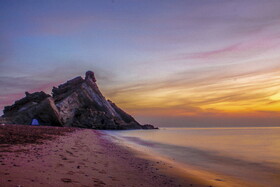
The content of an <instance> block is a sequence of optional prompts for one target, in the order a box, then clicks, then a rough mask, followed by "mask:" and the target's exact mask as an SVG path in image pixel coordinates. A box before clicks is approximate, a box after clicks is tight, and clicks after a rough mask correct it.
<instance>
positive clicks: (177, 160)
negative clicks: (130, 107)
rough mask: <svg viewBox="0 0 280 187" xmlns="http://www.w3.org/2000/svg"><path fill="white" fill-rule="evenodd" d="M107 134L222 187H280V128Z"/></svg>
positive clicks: (200, 129) (148, 131)
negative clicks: (215, 182) (216, 182)
mask: <svg viewBox="0 0 280 187" xmlns="http://www.w3.org/2000/svg"><path fill="white" fill-rule="evenodd" d="M106 133H107V134H109V135H111V136H112V137H114V138H116V139H118V141H121V142H123V143H125V144H126V145H129V146H130V147H132V148H135V149H138V150H140V151H143V152H145V153H147V154H150V155H156V156H157V157H160V158H163V159H165V160H169V161H170V162H172V163H174V164H177V166H180V167H183V168H185V169H186V170H188V171H190V173H191V171H194V173H199V175H200V174H201V173H204V174H205V175H203V177H204V178H206V179H207V180H216V181H218V182H220V184H221V186H231V185H229V183H227V181H228V180H230V182H231V184H236V185H232V186H271V187H274V186H275V187H280V127H236V128H230V127H227V128H160V129H159V130H126V131H106ZM207 173H208V174H209V175H207ZM237 181H244V182H245V183H242V182H237ZM223 183H224V184H225V185H223ZM227 184H228V185H227Z"/></svg>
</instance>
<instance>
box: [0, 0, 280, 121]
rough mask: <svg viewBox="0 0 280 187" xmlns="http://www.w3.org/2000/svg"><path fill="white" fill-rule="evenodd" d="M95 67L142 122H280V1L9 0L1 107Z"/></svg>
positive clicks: (1, 27) (2, 8)
mask: <svg viewBox="0 0 280 187" xmlns="http://www.w3.org/2000/svg"><path fill="white" fill-rule="evenodd" d="M87 70H92V71H94V72H95V74H96V77H97V83H98V85H99V88H100V89H101V91H102V92H103V93H104V95H105V96H106V97H107V98H108V99H110V100H112V101H114V102H115V103H116V104H118V105H119V106H120V107H121V108H123V109H124V110H125V111H127V112H128V113H130V114H132V115H133V116H134V117H135V118H136V119H137V120H139V121H140V122H142V123H152V124H155V125H157V126H224V125H225V126H228V125H236V126H239V125H267V126H275V125H280V1H279V0H249V1H244V0H234V1H230V0H182V1H175V0H172V1H170V0H166V1H165V0H158V1H156V0H152V1H151V0H147V1H144V0H141V1H136V0H127V1H126V0H100V1H93V0H89V1H86V0H83V1H78V0H75V1H72V0H65V1H63V0H59V1H57V0H53V1H52V0H39V1H35V0H33V1H28V0H19V1H16V0H0V88H1V89H0V108H1V110H2V109H3V107H4V106H6V105H11V104H13V102H14V101H15V100H16V99H20V98H21V97H23V96H24V92H25V91H29V92H34V91H41V90H43V91H45V92H47V93H51V89H52V86H57V85H58V84H60V83H63V82H65V81H67V80H69V79H71V78H74V77H76V76H80V75H81V76H84V73H85V72H86V71H87ZM0 114H2V113H0Z"/></svg>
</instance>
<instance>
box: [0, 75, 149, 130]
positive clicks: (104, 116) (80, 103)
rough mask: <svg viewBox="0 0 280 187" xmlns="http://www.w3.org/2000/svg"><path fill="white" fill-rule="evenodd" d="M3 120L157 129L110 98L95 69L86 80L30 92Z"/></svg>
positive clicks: (79, 78)
mask: <svg viewBox="0 0 280 187" xmlns="http://www.w3.org/2000/svg"><path fill="white" fill-rule="evenodd" d="M3 112H4V115H3V116H2V120H0V121H5V122H7V121H8V122H9V123H12V124H30V123H31V121H32V119H37V120H38V121H39V123H40V124H42V125H54V126H68V127H82V128H93V129H153V128H154V127H153V126H152V125H148V126H147V125H140V124H139V123H138V122H137V121H136V120H135V119H134V118H133V117H132V116H131V115H129V114H127V113H126V112H125V111H123V110H122V109H120V108H119V107H118V106H117V105H116V104H114V103H113V102H111V101H109V100H106V98H105V97H104V96H103V95H102V93H101V92H100V90H99V89H98V86H97V84H96V79H95V76H94V73H93V72H92V71H88V72H86V75H85V79H83V78H82V77H76V78H74V79H72V80H69V81H67V82H66V83H64V84H61V85H59V86H58V87H54V88H53V89H52V96H50V95H48V94H46V93H44V92H35V93H32V94H29V93H28V92H26V96H25V97H24V98H22V99H20V100H18V101H16V102H15V104H13V105H12V106H7V107H5V109H4V111H3Z"/></svg>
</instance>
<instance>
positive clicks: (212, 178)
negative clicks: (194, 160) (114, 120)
mask: <svg viewBox="0 0 280 187" xmlns="http://www.w3.org/2000/svg"><path fill="white" fill-rule="evenodd" d="M105 133H106V131H105ZM106 134H107V133H106ZM107 135H108V136H109V139H111V141H113V142H115V143H116V144H118V145H120V146H122V147H126V148H128V149H130V151H133V152H134V154H135V155H137V156H138V157H140V158H143V159H146V160H149V161H151V162H154V163H159V162H161V163H162V164H163V165H158V167H159V168H160V172H162V173H164V174H166V175H171V176H173V177H174V178H177V180H179V181H181V182H183V183H184V184H185V185H186V184H188V183H189V181H190V180H192V181H195V182H193V183H194V184H195V183H196V182H197V183H198V184H199V183H203V184H204V185H205V184H208V186H212V187H214V186H215V187H229V186H230V187H239V186H247V187H261V186H262V185H259V184H257V183H255V182H253V181H251V182H249V181H244V180H241V179H237V178H234V177H231V176H228V175H224V174H222V173H217V172H213V171H207V170H205V169H203V168H201V167H194V166H193V165H190V164H186V163H181V162H178V161H175V160H174V159H172V158H171V157H168V156H164V155H162V154H159V153H158V152H156V151H154V150H152V149H146V148H143V147H142V146H139V145H137V144H136V143H135V142H133V141H127V139H123V138H121V137H119V136H118V135H115V134H111V133H108V134H107ZM142 143H143V142H142ZM148 146H149V145H148ZM163 166H165V167H163ZM187 186H188V185H187ZM195 186H196V185H195Z"/></svg>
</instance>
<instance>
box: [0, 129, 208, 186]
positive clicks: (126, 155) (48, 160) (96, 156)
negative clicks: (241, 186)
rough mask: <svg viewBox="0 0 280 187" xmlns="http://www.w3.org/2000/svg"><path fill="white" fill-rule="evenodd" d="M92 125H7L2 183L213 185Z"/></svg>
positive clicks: (1, 132)
mask: <svg viewBox="0 0 280 187" xmlns="http://www.w3.org/2000/svg"><path fill="white" fill-rule="evenodd" d="M105 136H106V135H105V134H103V133H102V132H100V131H96V130H90V129H75V128H59V127H33V126H21V125H1V128H0V140H1V141H0V142H1V147H0V183H1V186H5V187H6V186H7V187H8V186H21V187H22V186H83V187H86V186H208V187H209V186H213V184H210V183H209V182H205V181H203V180H201V179H199V178H195V177H193V176H186V175H182V173H180V172H177V171H176V168H174V167H172V165H170V164H168V163H165V162H163V161H160V160H159V161H156V159H153V160H149V159H146V158H145V159H144V158H143V155H142V156H141V154H143V153H137V152H135V151H134V150H132V149H129V148H128V147H125V146H121V145H117V144H116V143H113V142H112V141H110V140H108V138H106V137H105Z"/></svg>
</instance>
